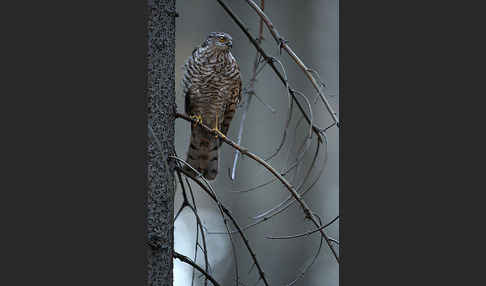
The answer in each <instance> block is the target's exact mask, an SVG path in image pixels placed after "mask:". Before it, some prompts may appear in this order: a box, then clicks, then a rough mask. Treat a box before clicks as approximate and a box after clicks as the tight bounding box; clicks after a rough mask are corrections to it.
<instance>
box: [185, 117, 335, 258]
mask: <svg viewBox="0 0 486 286" xmlns="http://www.w3.org/2000/svg"><path fill="white" fill-rule="evenodd" d="M176 117H177V118H183V119H185V120H187V121H189V122H192V123H197V122H196V120H195V119H192V118H191V117H189V116H187V115H185V114H181V113H176ZM199 126H201V127H202V128H203V129H205V130H206V131H207V132H209V133H210V134H213V135H215V136H218V138H219V139H220V140H222V141H223V142H225V143H226V144H228V145H230V146H231V147H233V148H235V149H238V150H239V151H240V152H241V154H243V155H245V156H247V157H249V158H251V159H252V160H254V161H256V162H257V163H259V164H260V165H262V166H263V167H265V168H266V169H267V170H268V171H270V173H272V174H273V175H274V176H275V177H276V178H277V179H278V180H279V181H280V182H281V183H282V184H283V185H284V186H285V187H286V188H287V190H288V191H289V192H290V193H291V195H292V197H293V198H294V199H295V200H296V201H297V202H298V203H299V204H300V206H301V208H302V210H303V211H304V214H305V217H306V218H308V219H309V220H311V221H312V223H313V224H314V225H315V226H316V227H320V226H321V225H320V224H319V223H318V222H317V220H316V218H315V217H314V214H313V213H312V212H311V210H310V208H309V206H308V205H307V203H306V202H305V201H304V200H303V199H302V197H301V195H300V194H299V193H297V192H296V190H295V189H294V188H293V186H292V185H291V184H290V183H289V182H288V181H287V180H286V179H285V178H284V177H283V176H282V175H281V174H280V173H279V172H277V171H276V170H275V169H274V168H273V167H272V166H270V165H269V164H268V163H267V162H265V160H263V159H262V158H260V157H258V156H257V155H255V154H253V153H252V152H250V151H248V149H246V148H242V147H241V146H239V145H237V144H236V143H234V142H233V141H231V140H229V139H228V138H227V137H226V136H224V137H223V136H220V134H219V133H218V132H216V131H214V130H213V129H211V128H209V127H207V126H206V125H204V124H200V123H199ZM320 233H321V235H322V236H323V237H324V239H325V240H326V243H327V244H328V246H329V248H330V249H331V252H332V253H333V255H334V257H335V258H336V261H337V262H338V263H339V257H338V255H337V253H336V251H335V250H334V248H333V246H332V244H331V241H330V240H329V239H328V237H327V235H326V233H325V232H324V231H323V230H322V229H321V230H320Z"/></svg>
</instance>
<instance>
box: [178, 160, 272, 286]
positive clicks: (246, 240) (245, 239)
mask: <svg viewBox="0 0 486 286" xmlns="http://www.w3.org/2000/svg"><path fill="white" fill-rule="evenodd" d="M180 171H181V172H182V173H184V174H185V175H186V177H188V178H190V179H191V180H192V181H194V182H195V183H196V184H198V185H199V186H200V187H201V189H202V190H204V191H205V192H206V193H207V194H208V195H209V197H211V199H212V200H213V201H214V202H215V203H216V204H218V206H219V208H220V209H221V210H222V211H223V212H224V213H225V214H226V216H228V218H229V219H230V220H231V221H232V222H233V225H234V226H235V227H236V229H237V230H238V233H239V234H240V236H241V238H242V239H243V242H244V243H245V246H246V248H247V250H248V252H249V253H250V256H251V257H252V259H253V263H254V264H255V266H256V267H257V269H258V272H259V274H260V278H261V279H262V280H263V282H264V283H265V285H267V286H268V282H267V279H266V277H265V272H264V271H263V268H262V267H261V266H260V264H259V263H258V260H257V258H256V254H255V252H254V251H253V249H252V248H251V247H250V243H249V241H248V239H247V238H246V236H245V234H244V233H243V230H242V229H241V227H240V225H239V224H238V222H237V221H236V219H235V218H234V217H233V215H232V214H231V212H230V211H229V210H228V209H227V208H226V207H225V206H224V205H222V204H221V202H220V201H219V199H218V198H217V197H216V195H215V194H214V192H211V191H210V190H209V189H208V187H207V186H206V185H204V184H203V183H202V182H201V181H200V180H198V179H197V178H195V177H193V175H192V174H191V173H189V172H187V171H186V170H184V169H180Z"/></svg>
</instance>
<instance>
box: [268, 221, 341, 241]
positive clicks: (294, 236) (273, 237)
mask: <svg viewBox="0 0 486 286" xmlns="http://www.w3.org/2000/svg"><path fill="white" fill-rule="evenodd" d="M337 219H339V216H337V217H335V218H334V219H333V220H331V221H330V222H328V223H326V224H325V225H323V226H321V227H319V228H318V229H315V230H312V231H309V232H305V233H301V234H295V235H288V236H266V237H265V238H267V239H290V238H298V237H302V236H308V235H310V234H313V233H315V232H318V231H319V230H321V229H325V228H326V227H328V226H330V225H331V224H332V223H333V222H335V221H336V220H337ZM329 239H330V240H332V239H331V238H329ZM338 243H339V242H338Z"/></svg>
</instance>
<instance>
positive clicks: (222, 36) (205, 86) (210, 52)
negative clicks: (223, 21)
mask: <svg viewBox="0 0 486 286" xmlns="http://www.w3.org/2000/svg"><path fill="white" fill-rule="evenodd" d="M231 47H232V38H231V36H230V35H229V34H227V33H223V32H212V33H210V34H209V35H208V37H207V38H206V40H205V41H204V42H203V43H202V44H201V45H200V46H199V47H197V48H196V49H194V51H193V52H192V55H191V56H190V57H189V59H188V60H187V61H186V63H185V65H184V77H183V79H182V90H183V93H184V94H185V111H186V113H187V114H188V115H190V116H201V117H202V122H203V123H204V124H205V125H207V126H208V127H211V128H218V129H219V130H220V131H221V132H222V133H223V134H225V135H226V133H227V132H228V129H229V125H230V123H231V120H232V119H233V116H234V114H235V111H236V106H237V104H238V102H239V101H240V98H241V77H240V69H239V67H238V63H237V62H236V59H235V58H234V57H233V55H232V54H231V52H230V50H231ZM221 143H222V142H219V139H218V138H216V137H215V136H214V135H211V134H209V133H208V132H207V131H206V130H204V129H203V128H202V127H201V126H199V125H192V127H191V140H190V144H189V150H188V153H187V160H186V161H187V162H188V163H189V164H190V165H191V166H192V167H193V168H194V169H196V170H198V171H199V172H200V173H202V174H203V176H204V177H205V178H206V179H208V180H213V179H215V178H216V175H217V174H218V156H219V154H218V153H219V147H220V145H221ZM186 170H188V171H190V168H187V167H186Z"/></svg>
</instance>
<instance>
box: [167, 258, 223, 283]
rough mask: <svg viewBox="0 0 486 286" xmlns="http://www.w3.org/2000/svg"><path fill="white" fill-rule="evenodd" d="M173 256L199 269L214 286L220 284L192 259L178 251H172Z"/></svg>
mask: <svg viewBox="0 0 486 286" xmlns="http://www.w3.org/2000/svg"><path fill="white" fill-rule="evenodd" d="M174 258H177V259H179V260H180V261H182V262H184V263H187V264H189V265H191V266H192V267H194V268H196V269H197V270H199V272H201V273H202V274H203V275H204V276H206V278H207V279H208V280H209V281H211V283H213V285H214V286H220V285H221V284H219V283H218V282H217V281H216V280H215V279H214V278H213V276H211V275H209V273H207V272H206V271H205V270H204V269H202V268H201V266H199V265H197V264H196V263H195V262H194V261H192V260H191V259H190V258H189V257H187V256H184V255H182V254H180V253H178V252H177V251H174Z"/></svg>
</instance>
